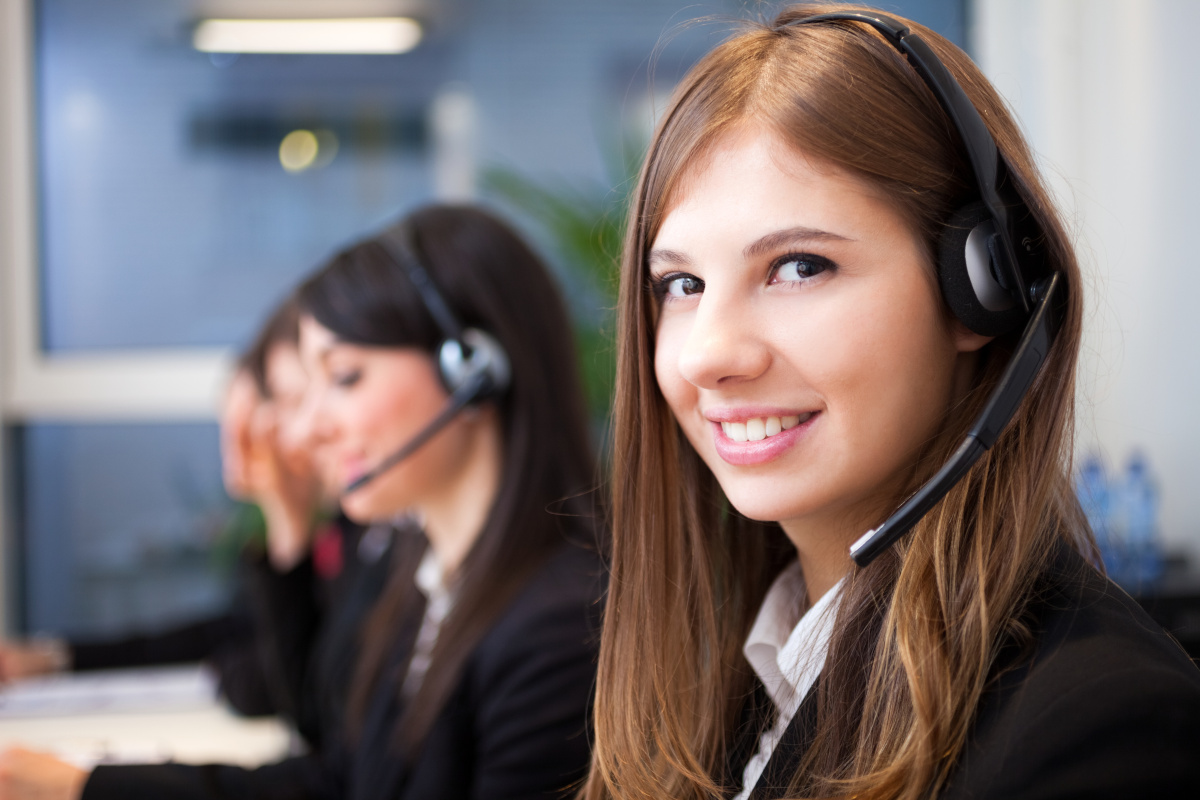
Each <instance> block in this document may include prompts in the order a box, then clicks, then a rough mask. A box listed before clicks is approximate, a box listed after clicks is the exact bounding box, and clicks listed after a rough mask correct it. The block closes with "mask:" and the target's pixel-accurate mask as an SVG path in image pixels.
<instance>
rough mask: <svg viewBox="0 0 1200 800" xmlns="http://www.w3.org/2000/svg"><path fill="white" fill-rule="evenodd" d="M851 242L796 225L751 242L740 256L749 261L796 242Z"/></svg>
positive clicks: (840, 236) (832, 234)
mask: <svg viewBox="0 0 1200 800" xmlns="http://www.w3.org/2000/svg"><path fill="white" fill-rule="evenodd" d="M809 241H818V242H851V241H854V240H853V239H851V238H849V237H847V236H842V235H841V234H840V233H830V232H829V231H823V230H821V229H820V228H808V227H805V226H803V225H798V226H796V227H795V228H787V229H785V230H782V231H775V232H774V233H768V234H767V235H766V236H763V237H762V238H760V239H758V240H756V241H753V242H751V243H750V244H748V245H746V248H745V249H744V250H742V256H743V257H745V258H747V259H750V258H753V257H754V256H760V255H763V254H764V253H769V252H771V251H772V250H778V249H779V248H781V247H784V246H785V245H789V244H794V243H796V242H809Z"/></svg>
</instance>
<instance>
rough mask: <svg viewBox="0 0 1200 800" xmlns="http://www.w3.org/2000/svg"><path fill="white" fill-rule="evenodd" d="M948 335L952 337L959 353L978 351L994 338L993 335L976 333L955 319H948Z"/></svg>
mask: <svg viewBox="0 0 1200 800" xmlns="http://www.w3.org/2000/svg"><path fill="white" fill-rule="evenodd" d="M950 336H951V337H953V339H954V349H955V350H957V351H958V352H960V353H975V352H978V351H979V349H980V348H982V347H983V346H984V345H985V344H987V343H988V342H990V341H992V339H995V338H996V337H995V336H984V335H983V334H982V333H976V332H975V331H973V330H971V329H970V328H968V327H967V326H966V325H964V324H962V323H961V322H959V321H958V320H957V319H953V318H951V320H950Z"/></svg>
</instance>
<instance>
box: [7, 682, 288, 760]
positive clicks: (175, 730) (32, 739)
mask: <svg viewBox="0 0 1200 800" xmlns="http://www.w3.org/2000/svg"><path fill="white" fill-rule="evenodd" d="M294 742H295V738H294V736H293V735H292V734H291V731H290V730H289V728H288V727H287V726H286V725H284V724H283V723H282V722H280V721H279V720H278V719H274V718H258V719H249V718H246V717H239V716H237V715H235V714H234V713H233V712H231V711H230V710H229V709H228V708H227V707H226V706H225V705H224V704H222V703H221V702H220V701H219V700H218V698H217V696H216V689H215V683H214V681H213V679H212V677H211V676H210V675H209V674H208V673H207V672H206V671H204V670H203V669H202V668H201V667H199V666H188V667H169V668H155V669H138V670H113V671H111V672H95V673H80V674H72V675H57V676H52V677H47V678H38V679H35V680H31V681H23V682H21V683H19V684H16V685H14V686H11V687H6V688H4V689H3V690H0V747H7V746H10V745H14V744H20V745H23V746H25V747H29V748H32V749H36V750H46V751H49V752H52V753H55V754H56V755H58V756H59V757H61V758H63V759H64V760H67V761H70V762H71V763H74V764H77V765H79V766H81V767H84V768H90V767H92V766H95V765H96V764H98V763H108V764H112V763H151V762H162V761H178V762H181V763H189V764H203V763H212V762H218V763H225V764H237V765H241V766H248V767H252V766H258V765H260V764H265V763H268V762H271V761H276V760H278V759H280V758H283V757H285V756H286V755H288V753H289V751H290V750H291V749H292V748H293V744H294Z"/></svg>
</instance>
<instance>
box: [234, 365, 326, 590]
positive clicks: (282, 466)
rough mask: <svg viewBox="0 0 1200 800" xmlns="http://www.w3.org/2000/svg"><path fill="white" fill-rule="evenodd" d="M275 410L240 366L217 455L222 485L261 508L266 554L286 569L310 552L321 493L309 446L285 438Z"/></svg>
mask: <svg viewBox="0 0 1200 800" xmlns="http://www.w3.org/2000/svg"><path fill="white" fill-rule="evenodd" d="M278 415H279V411H278V410H277V409H276V408H275V404H274V403H272V402H271V401H269V400H264V399H263V398H262V397H261V395H259V393H258V388H257V387H256V386H255V384H254V381H253V380H252V379H251V377H250V375H249V374H248V373H246V372H239V373H238V374H237V375H236V376H234V379H233V382H232V383H231V384H230V387H229V393H228V395H227V396H226V402H225V411H224V414H223V415H222V420H221V457H222V472H223V474H224V477H225V487H226V489H227V490H228V491H229V493H230V494H231V495H233V496H234V497H238V498H240V499H243V500H250V501H253V502H255V503H257V504H258V506H259V508H261V509H262V512H263V517H264V518H265V519H266V523H267V554H268V556H269V557H270V559H271V563H272V565H274V567H275V568H276V569H278V570H281V571H287V570H290V569H291V568H292V567H294V566H295V565H296V564H297V563H298V562H299V561H300V559H302V558H303V557H304V555H305V553H307V552H308V548H309V545H310V544H311V540H312V518H313V513H314V511H315V509H316V507H317V504H318V503H319V502H320V497H321V493H320V484H319V481H318V479H317V475H316V470H315V468H314V466H313V464H312V460H311V458H310V457H309V454H308V452H307V451H306V450H305V449H304V448H302V447H299V446H290V447H289V446H286V445H285V444H284V442H283V437H282V436H281V435H280V427H281V426H280V424H279V419H278Z"/></svg>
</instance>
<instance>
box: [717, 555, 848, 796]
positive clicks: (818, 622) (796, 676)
mask: <svg viewBox="0 0 1200 800" xmlns="http://www.w3.org/2000/svg"><path fill="white" fill-rule="evenodd" d="M845 580H846V579H845V578H842V580H840V581H838V582H837V583H836V584H835V585H834V586H833V587H832V588H831V589H830V590H829V591H827V592H826V593H825V594H824V595H822V596H821V599H820V600H818V601H817V602H816V603H814V604H813V606H812V608H810V609H808V610H807V611H805V610H804V604H805V585H804V573H803V572H801V570H800V562H799V561H797V562H795V563H793V564H792V565H791V566H789V567H788V568H787V569H785V570H784V571H783V572H781V573H779V577H777V578H776V579H775V582H774V583H772V584H771V588H770V590H768V591H767V596H766V597H765V598H763V604H762V607H761V608H760V609H759V610H758V617H757V618H756V619H755V620H754V627H752V628H751V629H750V635H749V636H747V637H746V644H745V645H744V646H743V647H742V653H744V654H745V656H746V660H747V661H749V662H750V666H751V667H753V669H754V672H755V674H756V675H758V679H759V680H760V681H762V684H763V686H764V687H766V690H767V695H768V696H769V697H770V698H771V702H773V703H774V704H775V708H776V709H777V710H778V712H779V714H778V716H777V718H776V720H775V725H774V726H772V727H771V728H769V729H767V730H765V731H763V733H762V735H761V736H760V737H759V739H758V752H756V753H755V754H754V756H753V757H752V758H751V759H750V760H749V761H748V762H746V768H745V769H744V770H743V771H742V791H741V793H739V794H738V795H737V797H736V798H734V800H746V798H748V797H749V796H750V793H751V792H752V791H754V785H755V784H756V783H758V779H759V777H761V776H762V773H763V770H764V769H766V768H767V762H769V761H770V760H771V754H772V753H773V752H774V751H775V746H776V745H777V744H779V741H780V740H781V739H782V738H783V733H784V731H786V730H787V727H788V725H789V724H790V723H791V721H792V717H794V716H796V711H797V709H799V708H800V703H801V702H802V701H803V700H804V697H805V695H807V694H808V692H809V690H810V689H812V686H813V684H814V683H815V682H816V680H817V676H818V675H820V674H821V670H823V669H824V668H825V656H826V654H827V653H828V652H829V639H830V637H831V636H832V635H833V620H834V617H836V616H837V607H838V603H839V601H840V599H841V588H842V584H843V583H845Z"/></svg>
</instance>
